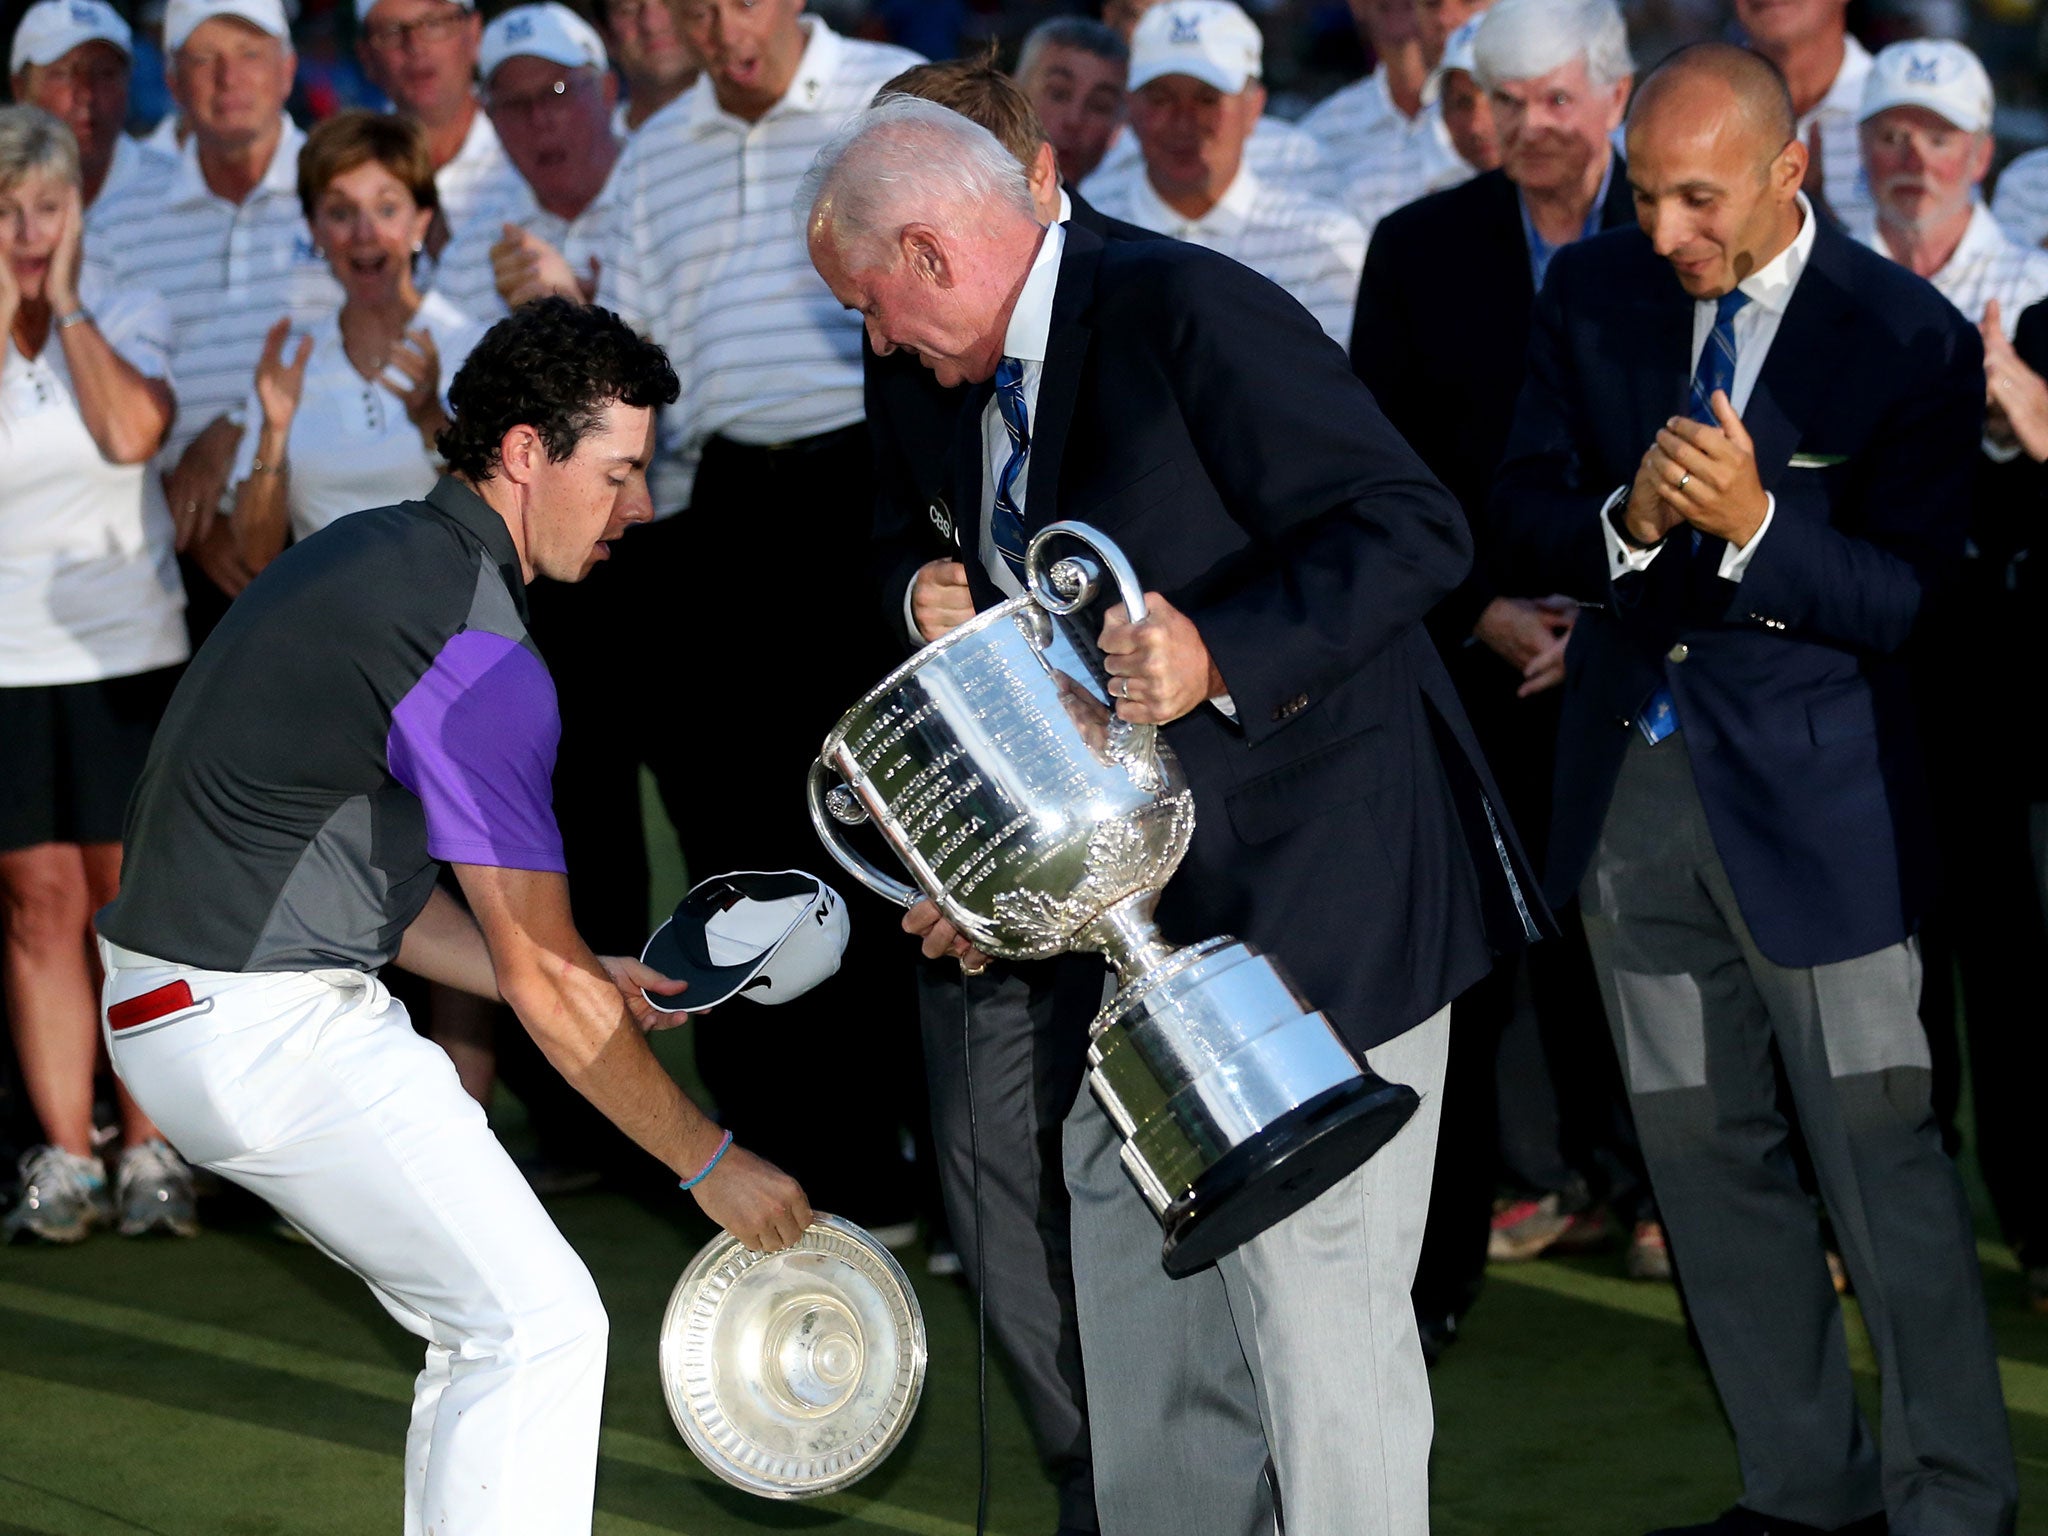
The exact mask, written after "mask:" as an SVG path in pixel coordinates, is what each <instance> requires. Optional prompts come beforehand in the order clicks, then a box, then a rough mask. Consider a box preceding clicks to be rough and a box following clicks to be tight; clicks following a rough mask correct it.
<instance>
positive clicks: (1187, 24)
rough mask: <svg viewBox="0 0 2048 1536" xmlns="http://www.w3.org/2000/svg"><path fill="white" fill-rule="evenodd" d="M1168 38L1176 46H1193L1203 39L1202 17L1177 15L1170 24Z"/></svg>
mask: <svg viewBox="0 0 2048 1536" xmlns="http://www.w3.org/2000/svg"><path fill="white" fill-rule="evenodd" d="M1166 40H1167V42H1168V43H1170V44H1172V45H1173V46H1174V47H1176V48H1180V47H1193V46H1196V45H1198V44H1199V43H1200V42H1201V41H1202V18H1201V17H1199V16H1175V17H1173V18H1172V20H1171V22H1170V23H1169V25H1168V28H1167V33H1166Z"/></svg>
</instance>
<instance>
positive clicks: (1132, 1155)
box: [809, 522, 1417, 1275]
mask: <svg viewBox="0 0 2048 1536" xmlns="http://www.w3.org/2000/svg"><path fill="white" fill-rule="evenodd" d="M1061 540H1071V541H1073V542H1076V543H1078V544H1080V545H1081V546H1082V548H1083V549H1084V550H1086V551H1087V553H1086V554H1075V555H1071V556H1069V557H1067V558H1065V559H1060V560H1057V561H1055V562H1052V563H1051V564H1050V565H1048V563H1047V552H1048V549H1049V548H1050V547H1052V546H1056V545H1057V544H1058V543H1059V542H1060V541H1061ZM1025 571H1026V581H1027V587H1028V590H1027V591H1026V592H1025V594H1024V595H1023V596H1021V597H1016V598H1012V599H1011V600H1010V601H1008V602H1006V603H1003V604H1002V605H1000V606H999V607H996V608H992V609H989V610H988V611H986V612H984V613H981V614H977V615H976V616H975V617H974V619H972V620H971V621H970V622H968V623H966V624H963V625H962V626H960V627H959V628H958V629H955V630H954V631H952V633H950V634H948V635H946V636H945V637H943V638H942V639H940V640H937V641H935V642H934V643H932V644H931V645H928V646H926V647H925V648H924V649H923V650H922V651H920V652H918V653H917V655H915V656H913V657H912V658H911V659H910V660H909V661H907V662H905V663H904V664H903V665H902V666H900V667H898V668H897V669H896V670H895V671H894V672H892V673H890V675H889V676H888V677H886V678H884V679H883V680H882V682H881V683H880V684H879V685H878V686H876V687H875V688H874V689H872V690H871V691H870V692H869V693H868V694H867V696H866V697H865V698H863V699H862V700H861V701H860V702H859V703H858V704H856V705H854V707H853V708H852V709H850V710H848V711H847V712H846V713H845V715H843V716H842V717H841V718H840V721H839V723H838V724H837V725H836V726H834V727H833V728H832V731H831V733H830V734H829V735H827V736H826V738H825V744H824V748H823V750H822V752H821V754H820V756H819V758H818V760H817V761H816V762H814V763H813V764H812V765H811V774H810V785H809V794H810V807H811V820H812V823H813V824H814V825H815V826H816V828H817V830H818V835H819V836H820V837H821V838H822V839H823V840H824V843H825V846H826V848H827V849H828V850H829V851H830V852H831V854H832V856H833V858H835V859H837V860H838V861H839V863H840V864H841V865H842V866H843V867H844V868H845V869H846V870H847V871H848V872H849V873H851V874H852V875H853V876H854V877H855V878H856V879H858V880H860V881H861V882H862V883H863V884H864V885H866V886H867V887H868V888H869V889H871V890H873V891H875V892H876V893H877V894H879V895H881V896H883V897H885V898H887V899H889V900H891V901H894V902H897V903H899V904H901V905H903V906H906V907H908V906H911V905H913V904H914V903H915V902H917V901H918V900H919V898H920V893H921V894H922V895H923V896H928V897H930V898H931V899H932V900H933V901H934V902H936V903H937V904H938V906H939V909H940V911H941V912H943V913H944V914H945V916H946V917H947V919H948V920H949V921H951V922H952V923H953V925H954V926H955V927H956V928H958V929H959V930H960V932H961V933H962V934H964V935H965V936H966V937H967V938H968V939H969V940H971V941H972V942H973V944H974V945H975V947H976V948H978V949H980V950H982V951H983V952H984V953H986V954H989V955H993V956H996V957H998V958H1001V959H1009V960H1034V959H1040V958H1043V957H1046V956H1049V955H1056V954H1059V953H1062V952H1064V951H1067V950H1075V949H1082V950H1094V951H1097V952H1099V953H1101V954H1104V955H1106V956H1108V957H1109V960H1110V962H1111V964H1112V965H1114V966H1115V968H1116V974H1117V979H1118V981H1119V982H1120V983H1121V990H1119V991H1118V992H1117V994H1116V995H1115V996H1114V997H1113V998H1111V999H1110V1001H1109V1002H1108V1003H1107V1004H1105V1005H1104V1007H1103V1009H1102V1011H1101V1012H1100V1013H1099V1014H1098V1015H1097V1016H1096V1018H1095V1021H1094V1023H1093V1024H1092V1025H1091V1026H1090V1044H1089V1048H1088V1064H1089V1072H1088V1086H1089V1088H1090V1090H1091V1091H1092V1092H1093V1093H1094V1094H1095V1097H1096V1098H1097V1099H1098V1100H1099V1101H1100V1103H1101V1105H1102V1108H1103V1110H1104V1112H1105V1113H1106V1114H1107V1115H1108V1116H1109V1118H1110V1120H1111V1122H1112V1123H1113V1124H1114V1125H1115V1127H1116V1129H1117V1132H1118V1134H1119V1135H1120V1136H1121V1137H1122V1139H1123V1149H1122V1159H1123V1165H1124V1168H1125V1171H1126V1172H1128V1173H1129V1175H1130V1176H1131V1179H1132V1180H1133V1182H1135V1183H1136V1185H1137V1187H1138V1190H1139V1192H1140V1193H1141V1194H1142V1195H1143V1196H1144V1198H1145V1201H1146V1203H1147V1204H1148V1205H1149V1206H1150V1207H1151V1209H1152V1212H1153V1214H1154V1215H1155V1216H1157V1217H1158V1218H1159V1222H1160V1225H1161V1226H1162V1227H1163V1228H1164V1229H1165V1233H1166V1237H1165V1245H1164V1251H1163V1261H1164V1263H1165V1266H1166V1269H1167V1272H1168V1273H1170V1274H1174V1275H1183V1274H1188V1273H1192V1272H1193V1271H1194V1270H1197V1269H1199V1268H1201V1267H1202V1266H1203V1265H1205V1264H1209V1263H1212V1262H1214V1261H1215V1260H1216V1259H1217V1258H1219V1257H1221V1256H1222V1255H1223V1254H1226V1253H1228V1252H1230V1251H1231V1250H1232V1249H1234V1248H1236V1247H1237V1246H1238V1245H1239V1244H1241V1243H1243V1242H1245V1241H1246V1240H1247V1239H1249V1238H1251V1237H1254V1236H1256V1235H1257V1234H1258V1233H1260V1232H1262V1231H1264V1230H1265V1229H1266V1228H1268V1227H1270V1226H1272V1225H1273V1224H1274V1223H1276V1222H1278V1221H1280V1220H1282V1219H1283V1218H1285V1217H1286V1216H1288V1215H1290V1214H1291V1213H1292V1212H1294V1211H1296V1210H1298V1209H1299V1208H1300V1207H1302V1206H1303V1205H1306V1204H1307V1203H1308V1202H1309V1201H1310V1200H1313V1199H1314V1198H1315V1197H1316V1196H1317V1195H1319V1194H1321V1193H1322V1192H1323V1191H1324V1190H1326V1189H1328V1188H1329V1187H1330V1186H1331V1185H1332V1184H1334V1183H1336V1181H1337V1180H1338V1179H1340V1178H1342V1177H1343V1176H1344V1175H1345V1174H1346V1173H1348V1172H1350V1171H1351V1170H1352V1169H1354V1168H1356V1167H1357V1166H1358V1165H1359V1164H1360V1163H1362V1162H1364V1161H1365V1159H1366V1158H1368V1157H1370V1156H1371V1155H1372V1154H1373V1153H1375V1152H1377V1151H1378V1150H1379V1149H1380V1148H1381V1147H1382V1146H1384V1145H1385V1144H1386V1142H1387V1140H1388V1139H1389V1138H1390V1137H1392V1136H1393V1134H1394V1133H1395V1132H1396V1131H1398V1130H1399V1129H1400V1128H1401V1126H1402V1125H1403V1124H1405V1123H1406V1122H1407V1120H1408V1117H1409V1116H1410V1115H1411V1114H1413V1113H1414V1111H1415V1106H1416V1102H1417V1100H1416V1096H1415V1093H1414V1090H1412V1089H1410V1088H1407V1087H1404V1086H1401V1085H1399V1084H1394V1083H1388V1082H1386V1081H1385V1080H1384V1079H1382V1078H1380V1077H1378V1076H1376V1075H1375V1074H1374V1073H1373V1072H1372V1071H1371V1070H1370V1069H1368V1068H1364V1067H1362V1066H1361V1064H1360V1063H1359V1061H1358V1060H1357V1059H1356V1058H1355V1057H1354V1056H1353V1055H1352V1054H1351V1052H1350V1050H1349V1049H1348V1048H1347V1047H1346V1046H1345V1045H1344V1043H1343V1041H1342V1040H1341V1039H1339V1038H1338V1036H1337V1033H1336V1031H1335V1030H1334V1029H1332V1028H1331V1026H1330V1023H1329V1021H1328V1020H1327V1019H1326V1018H1324V1017H1323V1015H1322V1014H1321V1013H1319V1012H1317V1011H1316V1009H1315V1008H1314V1007H1312V1006H1311V1005H1310V1004H1309V1003H1308V1002H1307V1001H1305V1000H1304V999H1303V998H1302V997H1301V996H1300V995H1299V994H1298V993H1297V992H1296V991H1295V989H1294V987H1293V986H1292V984H1291V983H1290V982H1289V981H1288V980H1287V979H1286V978H1285V977H1284V976H1283V975H1282V974H1281V972H1280V971H1279V969H1278V968H1277V967H1276V966H1275V965H1274V964H1273V962H1272V961H1271V960H1270V959H1269V958H1267V957H1266V956H1264V955H1262V954H1261V953H1259V951H1258V950H1257V949H1255V948H1254V947H1253V946H1252V945H1250V944H1247V943H1242V942H1240V941H1238V940H1236V939H1232V938H1228V937H1218V938H1213V939H1209V940H1207V941H1205V942H1203V943H1199V944H1191V945H1188V946H1187V947H1185V948H1181V949H1175V948H1173V947H1172V946H1170V945H1169V944H1167V943H1166V942H1165V941H1164V940H1163V939H1162V938H1161V937H1160V934H1159V931H1158V929H1157V927H1156V926H1155V924H1154V922H1153V910H1154V908H1155V907H1156V905H1157V904H1158V900H1159V894H1160V891H1161V889H1162V888H1163V887H1164V886H1165V884H1166V882H1167V880H1168V879H1169V878H1171V876H1172V875H1173V872H1174V870H1175V869H1176V868H1178V867H1179V865H1180V861H1181V858H1182V857H1183V855H1185V854H1186V852H1187V849H1188V842H1189V839H1190V837H1191V836H1192V835H1193V832H1194V824H1195V806H1194V797H1193V795H1192V794H1191V792H1190V791H1189V789H1188V785H1187V780H1186V778H1185V777H1184V775H1183V774H1182V771H1181V767H1180V764H1179V761H1178V760H1177V759H1176V758H1175V757H1174V754H1173V752H1172V750H1171V749H1170V748H1169V747H1168V746H1167V744H1166V743H1165V742H1164V741H1163V740H1161V739H1159V736H1158V734H1157V732H1156V730H1155V729H1154V728H1153V727H1152V726H1148V725H1131V724H1129V723H1127V722H1125V721H1122V720H1119V719H1118V718H1117V717H1116V715H1115V712H1114V707H1113V701H1112V699H1111V697H1110V694H1109V691H1108V686H1107V685H1108V675H1107V673H1106V672H1105V671H1104V670H1103V667H1102V658H1101V654H1100V652H1099V651H1098V650H1097V648H1096V645H1095V636H1096V634H1097V633H1098V631H1099V629H1100V620H1099V618H1097V617H1093V616H1086V617H1084V614H1083V611H1084V610H1085V609H1086V608H1087V606H1088V605H1089V604H1090V603H1092V602H1093V601H1094V600H1095V598H1096V597H1097V595H1098V593H1099V592H1100V591H1101V589H1102V584H1103V580H1104V573H1105V571H1106V572H1107V573H1108V574H1109V576H1110V577H1112V578H1113V579H1114V582H1115V586H1116V591H1117V596H1118V597H1119V598H1120V600H1121V601H1122V602H1123V604H1124V606H1125V607H1126V608H1127V609H1128V610H1129V612H1130V614H1131V617H1132V619H1133V620H1134V621H1142V620H1143V618H1144V616H1145V600H1144V589H1143V588H1142V587H1141V586H1140V585H1139V582H1138V579H1137V576H1136V574H1135V573H1134V572H1133V571H1132V569H1131V566H1130V563H1129V562H1128V561H1127V560H1126V559H1125V558H1124V556H1123V553H1122V551H1120V550H1119V549H1118V548H1117V547H1116V546H1115V545H1114V544H1113V543H1111V542H1110V541H1109V540H1108V539H1107V538H1106V537H1105V536H1104V535H1102V534H1101V533H1099V532H1097V531H1096V530H1095V529H1093V528H1090V527H1088V526H1086V525H1085V524H1081V523H1072V522H1065V523H1054V524H1052V525H1050V526H1049V527H1047V528H1045V529H1044V530H1043V531H1041V532H1040V533H1039V534H1038V535H1037V536H1036V537H1035V538H1033V539H1032V541H1031V544H1030V548H1029V550H1028V551H1027V554H1026V558H1025ZM866 821H872V822H873V823H874V825H875V826H876V827H877V828H878V829H879V830H880V832H881V834H882V836H883V838H884V839H885V840H886V841H887V843H888V844H889V847H890V848H891V850H892V851H893V852H894V853H895V855H896V857H897V858H898V859H899V860H901V861H902V864H903V866H904V867H905V869H907V870H908V871H909V872H910V875H911V877H912V879H913V880H915V882H916V884H915V886H912V885H907V884H905V883H904V882H902V881H899V880H895V879H892V878H891V877H890V876H888V875H886V874H884V873H883V872H882V871H881V870H879V869H877V868H876V867H875V866H874V865H873V864H871V863H870V862H869V861H868V860H867V859H865V858H863V857H862V856H861V855H860V854H859V853H858V852H856V851H855V850H854V849H853V848H851V847H850V846H849V845H848V844H847V842H846V841H845V837H844V834H843V833H842V832H841V831H840V827H841V826H842V825H844V826H855V825H859V824H860V823H862V822H866Z"/></svg>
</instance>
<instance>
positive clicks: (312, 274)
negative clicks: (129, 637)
mask: <svg viewBox="0 0 2048 1536" xmlns="http://www.w3.org/2000/svg"><path fill="white" fill-rule="evenodd" d="M164 47H165V49H166V50H167V51H168V54H169V57H170V70H169V74H170V82H171V92H172V95H173V96H174V97H175V98H176V99H177V102H178V107H179V110H180V111H181V112H183V113H184V114H185V116H186V117H187V118H188V119H189V120H190V121H191V124H192V137H191V138H190V139H189V140H187V141H186V144H185V147H184V149H183V150H182V151H180V153H179V157H178V161H177V165H176V168H175V169H174V170H173V171H172V172H171V175H170V179H169V181H168V183H151V184H149V185H135V186H132V187H130V188H129V189H127V190H126V191H124V192H122V193H120V194H118V195H116V196H113V197H103V198H101V199H100V200H99V201H98V202H97V203H95V204H93V207H92V212H91V214H90V215H89V216H88V218H87V220H86V239H85V249H86V252H87V258H88V260H90V261H91V262H92V263H94V264H95V265H96V266H102V267H104V268H105V269H106V275H107V276H108V277H109V279H110V280H111V282H112V284H113V286H115V287H120V288H146V289H152V290H154V291H156V292H158V293H161V294H162V295H163V297H164V300H165V302H166V303H167V304H168V305H169V306H170V311H171V371H172V375H173V376H174V377H175V378H176V379H177V381H178V418H177V420H176V421H175V422H174V423H173V424H172V426H171V433H170V436H169V438H168V439H166V441H165V443H164V446H163V450H162V452H161V453H159V454H158V456H157V460H156V466H157V469H158V470H159V472H160V474H158V475H151V476H149V477H148V486H149V492H148V494H150V495H152V496H155V495H160V494H161V495H165V496H168V498H169V501H170V512H171V518H172V521H173V522H174V524H175V525H176V527H177V532H178V548H179V549H180V550H181V551H189V552H190V553H191V554H192V555H193V556H194V558H195V560H196V561H197V563H198V565H199V567H200V569H202V570H203V571H204V572H205V574H206V576H207V577H209V578H211V580H212V582H213V583H214V584H215V585H217V586H218V587H219V588H221V590H223V591H225V592H227V593H228V594H229V595H233V594H234V593H236V592H239V591H240V590H241V589H242V587H243V586H244V585H246V584H247V582H248V580H249V573H248V571H247V570H246V568H244V567H243V566H242V564H241V562H240V561H239V560H238V559H237V558H236V557H235V553H234V545H233V540H232V539H231V538H230V537H229V531H228V528H227V526H226V525H225V524H224V523H221V522H220V521H219V520H218V518H217V514H218V513H219V512H220V511H221V510H222V507H221V502H222V496H223V493H224V492H225V491H226V489H227V479H228V470H229V468H230V466H231V465H232V464H233V463H234V455H235V446H236V444H237V443H238V442H239V441H240V440H241V435H242V428H241V424H240V422H239V420H238V419H237V418H238V416H239V414H240V410H241V406H242V404H243V402H244V401H245V400H247V398H248V395H249V381H250V379H251V378H253V377H254V376H255V373H256V359H257V358H258V356H259V355H261V353H262V351H263V337H264V333H265V332H267V331H268V330H269V329H270V327H271V326H272V325H273V324H274V323H275V322H276V321H277V319H278V317H279V316H280V315H289V316H290V317H291V320H292V323H293V324H294V325H295V326H298V327H300V328H302V329H305V328H310V327H311V326H312V325H314V324H315V323H316V322H318V321H320V320H324V319H326V318H327V317H328V316H330V315H332V314H333V313H334V312H335V311H336V310H337V309H339V308H340V307H341V289H340V287H339V286H338V285H337V284H336V283H335V281H334V277H333V274H332V273H330V272H329V271H328V267H327V263H326V262H325V261H324V260H322V259H321V257H320V253H319V252H318V251H316V250H315V249H314V248H313V241H312V238H311V236H310V235H309V234H308V232H307V229H306V217H305V212H304V210H303V209H302V208H301V207H300V206H299V146H300V145H301V144H303V143H304V142H305V137H306V136H305V135H304V134H303V133H301V132H300V131H299V129H298V126H297V125H296V124H294V123H293V122H292V120H291V119H290V118H289V117H287V116H285V112H284V103H285V98H286V97H288V96H289V95H290V94H291V89H292V76H293V73H294V71H295V70H296V69H297V65H298V60H297V56H296V55H295V54H294V53H293V52H292V46H291V40H290V31H289V29H288V27H287V25H286V22H285V15H284V7H283V5H282V4H281V3H280V0H171V5H170V8H169V9H168V10H167V11H166V12H165V13H164ZM187 584H188V586H191V585H192V583H191V577H190V574H189V572H188V577H187ZM201 595H202V594H201V593H200V592H199V591H197V590H195V591H194V596H195V597H199V596H201ZM195 606H196V607H197V608H198V613H197V614H196V615H192V616H194V617H196V618H197V619H198V621H199V622H200V624H202V625H203V624H204V623H205V622H206V620H207V618H208V617H209V616H213V615H217V614H218V612H219V606H218V602H217V601H216V602H215V603H213V604H211V605H208V604H206V603H204V602H203V601H202V602H201V603H199V604H197V605H195ZM191 613H192V610H188V614H191Z"/></svg>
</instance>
